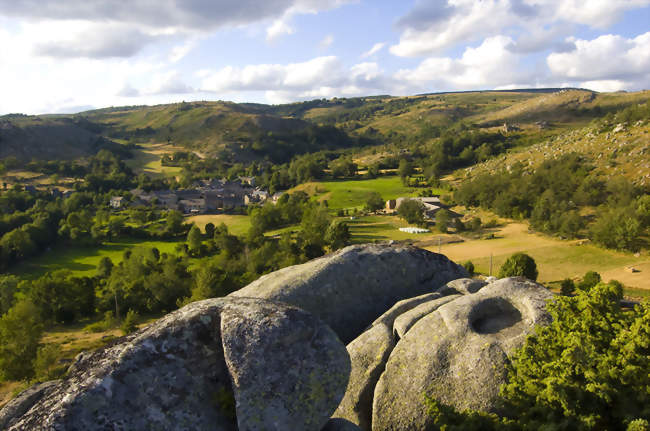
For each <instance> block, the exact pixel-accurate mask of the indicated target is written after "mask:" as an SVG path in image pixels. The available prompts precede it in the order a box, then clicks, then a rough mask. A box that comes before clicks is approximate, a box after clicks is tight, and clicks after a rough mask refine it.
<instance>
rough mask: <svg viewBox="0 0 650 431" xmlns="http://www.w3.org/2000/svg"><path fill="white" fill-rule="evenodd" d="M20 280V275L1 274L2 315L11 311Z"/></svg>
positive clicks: (0, 302)
mask: <svg viewBox="0 0 650 431" xmlns="http://www.w3.org/2000/svg"><path fill="white" fill-rule="evenodd" d="M19 281H20V280H19V279H18V277H15V276H13V275H2V276H0V316H2V315H3V314H5V313H6V312H7V311H9V309H10V308H11V307H12V306H13V305H14V302H15V301H16V298H15V294H16V292H17V291H18V282H19Z"/></svg>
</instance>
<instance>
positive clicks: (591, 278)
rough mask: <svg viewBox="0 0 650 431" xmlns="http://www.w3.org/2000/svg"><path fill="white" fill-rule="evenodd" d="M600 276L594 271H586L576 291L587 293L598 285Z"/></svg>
mask: <svg viewBox="0 0 650 431" xmlns="http://www.w3.org/2000/svg"><path fill="white" fill-rule="evenodd" d="M600 280H601V278H600V274H598V273H597V272H595V271H587V272H586V273H585V276H584V277H582V281H581V282H580V283H578V289H580V290H583V291H585V292H588V291H589V290H591V288H592V287H594V286H595V285H597V284H598V283H600Z"/></svg>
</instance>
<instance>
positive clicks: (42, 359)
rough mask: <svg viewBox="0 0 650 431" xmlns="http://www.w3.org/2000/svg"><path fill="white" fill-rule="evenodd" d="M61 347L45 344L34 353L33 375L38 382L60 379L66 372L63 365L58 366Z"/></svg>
mask: <svg viewBox="0 0 650 431" xmlns="http://www.w3.org/2000/svg"><path fill="white" fill-rule="evenodd" d="M60 357H61V346H60V345H58V344H46V345H45V346H43V347H41V348H39V349H38V351H37V352H36V359H34V374H35V375H36V379H37V380H39V381H43V382H45V381H48V380H54V379H58V378H60V377H61V376H62V375H63V374H64V373H65V371H66V368H67V367H66V366H65V365H59V364H58V361H59V358H60Z"/></svg>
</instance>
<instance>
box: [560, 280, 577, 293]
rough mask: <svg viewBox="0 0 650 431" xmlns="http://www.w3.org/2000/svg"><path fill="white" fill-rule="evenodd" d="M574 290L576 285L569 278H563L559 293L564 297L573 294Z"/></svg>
mask: <svg viewBox="0 0 650 431" xmlns="http://www.w3.org/2000/svg"><path fill="white" fill-rule="evenodd" d="M575 290H576V285H575V283H574V282H573V280H571V279H570V278H565V279H564V280H562V283H561V284H560V293H561V294H562V295H564V296H569V295H571V294H573V292H575Z"/></svg>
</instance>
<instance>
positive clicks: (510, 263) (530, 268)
mask: <svg viewBox="0 0 650 431" xmlns="http://www.w3.org/2000/svg"><path fill="white" fill-rule="evenodd" d="M537 275H538V272H537V264H536V263H535V260H534V259H533V258H532V257H530V256H528V255H527V254H525V253H515V254H513V255H512V256H510V257H509V258H508V259H506V261H505V262H504V263H503V265H501V268H500V269H499V278H504V277H515V276H521V277H526V278H528V279H530V280H533V281H534V280H537Z"/></svg>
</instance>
